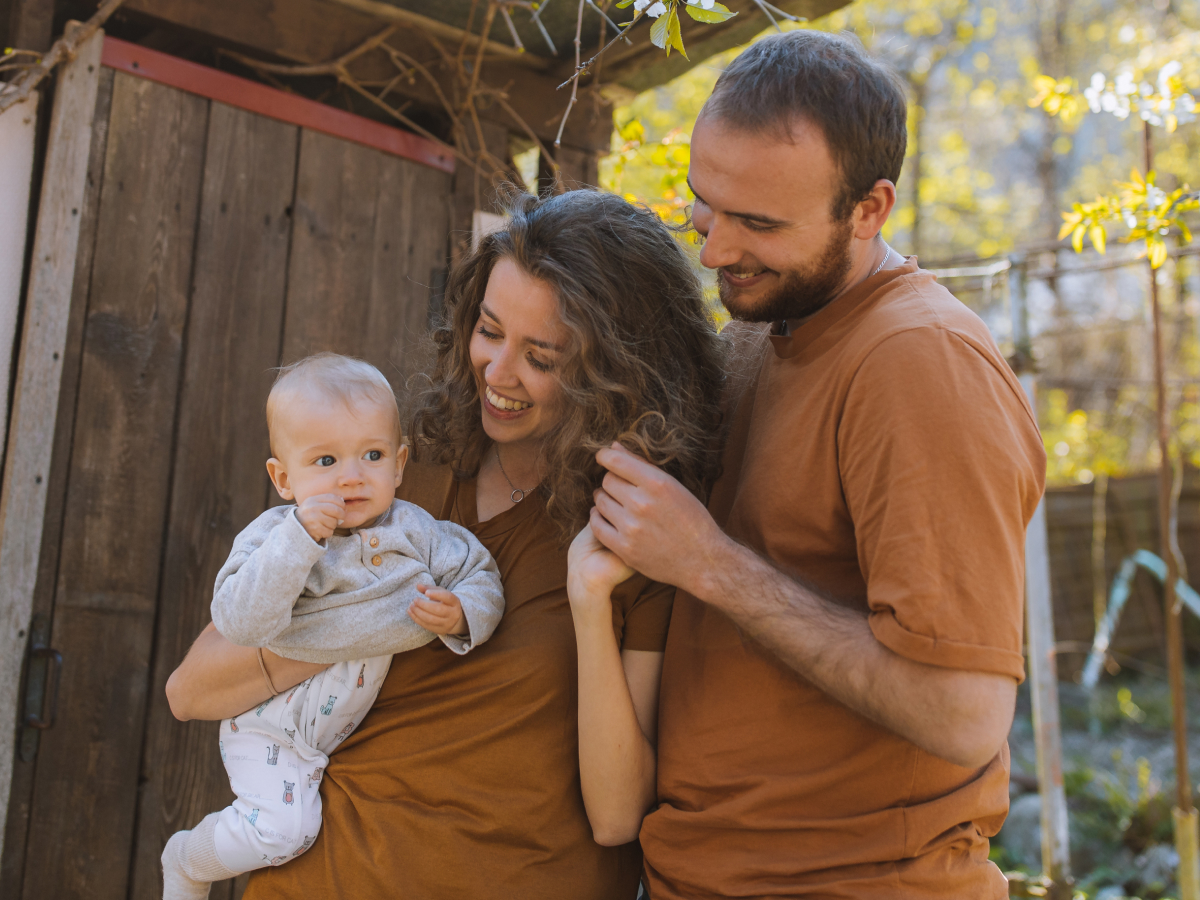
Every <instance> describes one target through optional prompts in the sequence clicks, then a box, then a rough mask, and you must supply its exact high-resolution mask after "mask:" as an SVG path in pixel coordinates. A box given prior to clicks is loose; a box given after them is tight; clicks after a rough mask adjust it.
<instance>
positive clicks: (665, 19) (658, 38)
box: [650, 6, 675, 56]
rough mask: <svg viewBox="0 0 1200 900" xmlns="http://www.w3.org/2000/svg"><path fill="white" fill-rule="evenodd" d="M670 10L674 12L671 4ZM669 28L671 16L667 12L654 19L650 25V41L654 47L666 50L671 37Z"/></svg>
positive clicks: (669, 52)
mask: <svg viewBox="0 0 1200 900" xmlns="http://www.w3.org/2000/svg"><path fill="white" fill-rule="evenodd" d="M670 12H671V13H674V12H675V8H674V7H673V6H672V7H671V10H670ZM670 30H671V16H670V14H668V13H663V15H661V16H659V17H658V18H657V19H655V20H654V24H653V25H651V26H650V43H652V44H653V45H654V46H655V47H658V48H659V49H660V50H666V49H667V43H668V41H669V40H670V37H671V35H670ZM667 55H668V56H670V55H671V51H670V50H667Z"/></svg>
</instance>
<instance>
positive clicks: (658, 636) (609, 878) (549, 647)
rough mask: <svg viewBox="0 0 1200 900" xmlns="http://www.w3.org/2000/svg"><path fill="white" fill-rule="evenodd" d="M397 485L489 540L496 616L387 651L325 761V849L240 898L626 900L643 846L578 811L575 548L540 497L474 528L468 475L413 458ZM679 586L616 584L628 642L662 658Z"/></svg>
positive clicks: (617, 616)
mask: <svg viewBox="0 0 1200 900" xmlns="http://www.w3.org/2000/svg"><path fill="white" fill-rule="evenodd" d="M398 493H399V495H400V496H401V497H402V499H405V500H410V501H412V502H415V503H417V504H418V505H420V506H422V507H424V508H425V509H426V510H428V511H429V512H430V513H431V514H433V515H434V516H437V517H438V518H442V519H449V520H450V521H453V522H457V523H458V524H460V525H463V526H465V527H467V528H468V529H470V530H471V531H472V532H473V533H474V534H475V535H476V536H477V537H478V538H479V540H480V541H481V542H482V543H483V545H484V546H485V547H487V548H488V550H489V551H490V552H491V553H492V555H493V556H494V557H495V559H496V563H497V565H498V566H499V568H500V575H501V578H502V579H503V582H504V594H505V602H506V608H505V613H504V618H503V620H502V621H501V622H500V625H499V627H498V628H497V629H496V631H495V633H494V634H493V635H492V637H491V639H490V640H488V641H487V642H486V643H484V644H481V645H480V646H479V647H477V648H476V649H474V650H472V651H471V652H470V653H469V654H467V655H466V656H465V657H459V656H456V655H455V654H453V653H452V652H450V651H449V650H447V649H446V648H445V647H444V646H443V645H442V644H441V642H439V641H434V642H432V643H430V644H427V645H425V646H424V647H421V648H419V649H417V650H412V651H409V652H407V653H398V654H396V655H395V656H394V657H393V658H392V667H391V671H390V672H389V673H388V676H387V679H386V680H385V681H384V683H383V687H382V690H381V691H380V694H379V698H378V699H377V700H376V701H375V705H374V707H372V709H371V712H370V713H368V715H367V717H366V718H365V719H364V720H363V723H362V725H361V726H360V727H359V728H358V730H357V731H355V732H354V734H352V735H351V736H350V737H349V738H348V739H347V740H346V741H345V743H343V744H342V746H341V747H340V748H339V749H338V750H337V752H336V753H334V754H333V755H332V756H331V757H330V758H329V766H328V768H327V769H326V772H325V778H324V780H323V781H322V782H321V798H322V800H323V802H324V823H323V825H322V828H321V832H320V835H319V836H318V838H317V840H316V842H315V843H314V844H313V846H312V847H311V848H310V849H309V851H308V852H307V853H305V854H304V855H303V856H300V857H298V858H297V859H294V860H292V861H290V862H288V863H286V864H285V865H282V866H279V867H277V868H272V869H260V870H259V871H257V872H255V873H254V874H252V875H251V877H250V885H249V887H248V889H247V890H246V894H245V900H279V898H300V897H320V898H337V897H344V898H353V900H394V898H404V900H421V898H439V897H464V898H468V897H469V898H472V900H566V898H570V900H614V898H626V900H633V898H634V896H635V895H636V894H637V883H638V876H639V874H640V868H641V855H640V851H639V850H638V846H637V844H636V842H635V843H632V844H628V845H626V846H624V847H601V846H599V845H598V844H596V842H595V841H594V840H593V838H592V830H591V826H590V825H589V824H588V820H587V815H586V813H585V812H584V807H583V797H582V794H581V793H580V787H579V739H578V734H579V732H578V723H577V718H576V710H577V705H576V704H577V699H578V683H577V681H578V679H577V668H576V667H577V662H576V657H575V630H574V627H573V625H572V621H571V610H570V607H569V605H568V601H567V591H566V576H567V556H566V550H565V548H560V547H559V545H558V543H557V536H556V532H555V529H554V527H553V525H552V524H551V522H550V521H549V519H548V517H547V515H546V507H545V504H544V502H543V501H542V499H541V498H540V497H538V496H537V495H536V494H530V495H529V496H528V497H526V498H525V500H523V501H522V502H521V503H518V504H516V505H515V506H513V507H512V508H511V509H508V510H506V511H505V512H503V513H501V514H500V515H497V516H495V517H494V518H492V519H489V520H488V521H486V522H483V523H479V522H478V521H477V518H476V511H475V484H474V482H473V481H468V482H455V481H453V480H452V478H451V477H450V473H449V470H448V469H445V468H441V467H431V466H421V465H418V464H415V463H414V464H410V465H409V466H408V468H407V469H406V470H405V472H404V483H403V485H402V486H401V489H400V491H399V492H398ZM673 593H674V589H673V588H669V587H667V586H665V585H658V584H653V583H651V582H648V581H647V580H646V579H644V578H641V577H638V576H635V577H634V578H632V579H630V580H629V581H627V582H625V583H624V584H623V585H621V586H620V587H619V588H618V589H617V591H616V593H615V602H614V604H613V627H614V629H615V630H616V632H617V635H618V639H619V641H620V644H621V646H622V647H623V648H625V649H632V650H652V651H661V650H662V649H663V645H664V643H665V641H666V634H667V624H668V621H669V619H670V614H671V600H672V595H673Z"/></svg>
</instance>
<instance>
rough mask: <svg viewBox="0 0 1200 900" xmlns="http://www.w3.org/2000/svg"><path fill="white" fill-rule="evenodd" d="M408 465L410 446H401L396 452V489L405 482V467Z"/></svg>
mask: <svg viewBox="0 0 1200 900" xmlns="http://www.w3.org/2000/svg"><path fill="white" fill-rule="evenodd" d="M406 465H408V444H401V445H400V449H399V450H397V451H396V487H400V482H401V481H403V480H404V467H405V466H406Z"/></svg>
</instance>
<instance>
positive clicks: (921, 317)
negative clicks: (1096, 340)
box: [591, 31, 1045, 900]
mask: <svg viewBox="0 0 1200 900" xmlns="http://www.w3.org/2000/svg"><path fill="white" fill-rule="evenodd" d="M905 118H906V110H905V100H904V93H903V90H902V88H901V86H900V84H899V82H898V81H897V80H896V79H895V77H894V76H893V75H891V74H890V73H889V72H887V71H886V70H885V69H883V68H882V67H881V66H880V65H879V64H878V63H876V62H874V61H873V60H871V59H870V58H869V57H868V56H867V55H866V54H865V52H864V51H863V50H862V48H861V46H860V45H858V44H857V43H856V42H854V41H853V39H848V38H845V37H836V36H831V35H827V34H822V33H818V32H811V31H796V32H791V33H788V34H786V35H777V36H774V37H771V38H768V39H766V40H763V41H761V42H760V43H758V44H757V45H755V46H754V47H752V48H750V49H749V50H747V51H746V52H745V53H743V54H742V55H741V56H739V57H738V58H737V59H736V60H735V61H734V63H733V64H732V65H731V66H730V67H729V69H728V70H727V71H726V72H725V73H724V74H723V75H722V77H721V79H720V80H719V81H718V82H717V85H716V88H715V89H714V92H713V96H712V97H711V98H710V99H709V101H708V103H707V104H706V106H705V107H704V110H703V111H702V113H701V115H700V118H699V120H698V122H697V124H696V128H695V131H694V133H693V136H692V145H691V146H692V161H691V167H690V171H689V174H690V178H689V180H690V184H691V187H692V190H693V193H694V194H695V196H696V202H695V208H694V211H693V218H694V222H695V226H696V229H697V231H699V232H700V234H701V235H703V236H704V237H705V239H706V241H705V244H704V248H703V252H702V254H701V260H702V262H703V263H704V264H705V265H706V266H708V267H710V268H714V269H716V270H718V273H719V278H720V289H721V297H722V299H723V301H724V303H725V306H726V307H727V308H728V309H729V312H730V314H731V315H732V316H733V317H734V318H735V319H737V320H741V322H751V323H753V322H757V323H769V327H764V326H748V325H742V324H740V323H735V324H734V325H732V326H730V327H731V329H734V340H733V342H732V343H733V345H734V347H735V348H737V349H736V350H735V354H736V356H737V357H738V361H737V363H736V366H735V368H737V369H738V370H740V371H741V373H742V374H741V376H740V377H738V376H737V375H736V374H735V377H734V378H732V379H731V381H732V387H731V393H732V394H733V395H734V396H732V397H731V399H730V401H729V402H730V408H729V413H728V415H729V420H728V421H729V437H728V444H727V448H726V451H725V458H724V470H723V474H722V476H721V478H720V480H719V481H718V483H717V484H716V486H715V487H714V490H713V493H712V497H711V499H710V502H709V505H708V508H707V510H706V509H705V508H704V506H702V505H701V504H700V502H699V501H697V500H696V499H695V498H694V497H693V496H692V495H691V494H689V493H688V492H687V491H686V490H684V489H683V488H682V486H680V485H679V484H678V483H677V482H675V481H673V480H672V479H670V478H669V477H667V476H665V475H664V474H662V473H661V472H660V471H659V470H657V469H656V468H654V467H652V466H650V465H648V464H647V463H645V462H643V461H642V460H640V459H639V458H638V457H636V456H634V455H632V454H630V453H628V452H626V451H624V450H622V449H620V448H619V447H614V448H613V449H610V450H602V451H600V453H599V454H598V456H597V458H598V459H599V461H600V462H601V463H602V464H603V465H604V466H605V467H606V468H607V469H608V470H609V474H608V475H607V476H606V477H605V480H604V487H603V489H602V490H600V491H597V493H596V507H595V509H594V510H593V512H592V518H591V525H592V528H593V530H594V532H595V534H596V536H597V538H598V539H599V540H600V541H601V542H602V543H604V544H605V545H606V546H607V547H609V548H610V549H611V550H613V551H614V552H615V553H617V554H618V555H619V556H621V557H622V558H623V559H624V560H625V561H626V562H628V563H629V564H630V565H631V566H633V567H634V568H636V569H637V570H639V571H640V572H642V573H644V574H646V575H647V576H649V577H651V578H653V579H656V580H658V581H663V582H667V583H670V584H674V585H676V586H678V587H679V588H680V591H679V593H678V596H677V598H676V601H675V610H674V616H673V620H672V623H671V630H670V637H669V639H668V643H667V648H666V657H665V665H664V670H663V683H662V694H661V707H660V710H661V711H660V718H659V744H658V786H659V805H658V806H657V807H656V808H655V809H654V810H652V811H651V812H650V814H649V815H648V816H647V817H646V820H645V822H644V824H643V827H642V832H641V841H642V846H643V849H644V851H645V874H646V882H647V887H648V889H649V893H650V896H651V898H652V900H676V898H689V900H691V898H716V897H772V898H792V897H821V898H835V897H836V898H843V897H845V898H877V897H878V898H883V897H887V898H971V900H984V898H996V900H999V898H1001V897H1006V896H1007V889H1006V884H1005V880H1004V877H1003V876H1002V875H1001V873H1000V872H999V870H998V869H997V868H996V867H995V866H994V865H993V864H992V863H990V862H989V861H988V859H987V855H988V841H987V838H988V837H990V836H992V835H994V834H995V833H996V831H997V830H998V829H999V827H1000V825H1001V823H1002V822H1003V820H1004V816H1005V814H1006V813H1007V809H1008V746H1007V743H1006V736H1007V734H1008V730H1009V727H1010V725H1011V723H1012V715H1013V707H1014V701H1015V695H1016V687H1017V684H1018V682H1019V681H1020V680H1021V678H1022V676H1023V671H1024V670H1023V660H1022V655H1021V622H1022V608H1023V581H1024V578H1023V572H1024V565H1023V547H1024V531H1025V526H1026V525H1027V523H1028V521H1029V518H1030V517H1031V516H1032V514H1033V510H1034V508H1035V506H1036V505H1037V502H1038V498H1039V497H1040V496H1041V493H1042V487H1043V479H1044V473H1045V455H1044V451H1043V449H1042V444H1041V439H1040V437H1039V435H1038V431H1037V426H1036V423H1035V421H1034V418H1033V415H1032V413H1031V411H1030V408H1029V405H1028V403H1027V402H1026V399H1025V396H1024V394H1023V392H1022V390H1021V387H1020V384H1019V383H1018V382H1017V380H1016V378H1015V377H1014V376H1013V374H1012V372H1011V371H1010V370H1009V369H1008V367H1007V365H1006V364H1005V361H1004V359H1003V358H1002V356H1001V355H1000V352H999V350H998V349H997V347H996V345H995V342H994V341H993V340H992V338H991V336H990V335H989V333H988V331H987V329H986V327H985V326H984V325H983V323H982V322H981V321H980V320H979V319H978V318H977V317H976V316H974V315H973V314H972V313H971V312H970V311H969V310H967V309H966V307H964V306H963V305H962V304H960V303H959V302H958V301H957V300H955V299H954V298H953V297H952V296H951V295H950V294H949V293H948V292H947V291H946V290H945V289H944V288H942V287H940V286H939V285H937V283H936V282H935V280H934V279H933V277H932V276H930V275H928V274H926V273H924V272H922V271H921V270H920V269H919V268H918V267H917V263H916V260H915V259H908V260H905V259H902V258H900V257H899V256H898V255H897V254H896V253H895V252H894V251H893V250H891V249H890V248H889V247H888V246H887V245H886V244H885V243H884V242H883V240H882V239H881V238H880V236H879V232H880V229H881V228H882V226H883V224H884V222H886V220H887V218H888V215H889V213H890V212H891V210H892V207H893V205H894V203H895V197H896V190H895V183H896V181H897V179H898V178H899V175H900V165H901V162H902V161H903V158H904V149H905Z"/></svg>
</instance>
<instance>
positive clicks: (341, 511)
mask: <svg viewBox="0 0 1200 900" xmlns="http://www.w3.org/2000/svg"><path fill="white" fill-rule="evenodd" d="M296 518H297V519H298V520H299V521H300V524H301V525H303V526H304V530H305V531H307V532H308V536H309V537H311V538H312V539H313V540H314V541H316V542H317V543H320V542H321V541H323V540H325V539H326V538H327V537H329V536H330V535H332V534H333V533H334V532H335V531H337V528H338V526H339V525H341V524H342V522H343V521H345V519H346V502H345V501H344V500H343V499H342V498H341V497H340V496H338V495H337V494H317V495H315V496H313V497H309V498H308V499H307V500H305V501H304V502H303V503H301V504H300V505H299V506H297V507H296Z"/></svg>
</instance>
